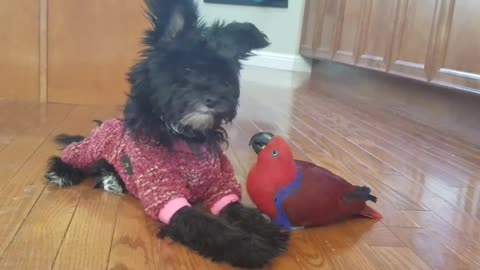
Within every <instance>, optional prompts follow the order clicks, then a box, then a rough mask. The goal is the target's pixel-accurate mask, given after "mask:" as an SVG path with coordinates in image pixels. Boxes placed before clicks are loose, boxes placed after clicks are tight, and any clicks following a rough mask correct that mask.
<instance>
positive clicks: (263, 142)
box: [248, 132, 275, 154]
mask: <svg viewBox="0 0 480 270" xmlns="http://www.w3.org/2000/svg"><path fill="white" fill-rule="evenodd" d="M273 137H275V135H273V134H272V133H270V132H259V133H257V134H255V135H253V136H252V138H251V139H250V142H249V143H248V145H250V146H251V147H252V148H253V151H255V153H257V154H258V153H260V152H262V151H263V149H265V147H267V145H268V144H269V143H270V142H271V141H272V140H273Z"/></svg>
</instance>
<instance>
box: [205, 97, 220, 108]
mask: <svg viewBox="0 0 480 270" xmlns="http://www.w3.org/2000/svg"><path fill="white" fill-rule="evenodd" d="M204 102H205V106H207V107H208V108H210V109H213V108H215V106H216V105H217V103H218V99H217V98H215V97H212V96H207V97H205V100H204Z"/></svg>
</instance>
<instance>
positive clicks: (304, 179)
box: [247, 132, 382, 230]
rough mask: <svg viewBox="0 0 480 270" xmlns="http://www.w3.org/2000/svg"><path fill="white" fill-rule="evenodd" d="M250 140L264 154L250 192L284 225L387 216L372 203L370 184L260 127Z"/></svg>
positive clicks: (253, 171) (249, 180)
mask: <svg viewBox="0 0 480 270" xmlns="http://www.w3.org/2000/svg"><path fill="white" fill-rule="evenodd" d="M250 145H251V146H252V147H253V149H254V151H255V152H256V153H257V155H258V160H257V163H256V164H255V165H254V166H253V167H252V169H251V170H250V172H249V175H248V178H247V192H248V194H249V196H250V198H251V199H252V201H253V203H254V204H255V205H256V206H257V207H258V208H259V210H260V211H262V212H263V213H265V214H266V215H267V216H269V217H270V218H271V219H272V220H273V221H274V222H275V223H277V225H279V226H281V227H283V228H284V229H287V230H291V229H292V228H294V227H314V226H321V225H326V224H329V223H333V222H336V221H340V220H342V219H346V218H349V217H353V216H355V215H360V216H364V217H368V218H372V219H381V218H382V216H381V214H380V213H378V212H376V211H375V210H373V209H372V208H370V207H369V206H367V205H366V202H367V201H373V202H376V201H377V198H376V197H375V196H372V195H370V192H371V191H370V188H368V187H360V186H354V185H352V184H350V183H349V182H347V181H346V180H344V179H343V178H341V177H339V176H337V175H335V174H333V173H332V172H330V171H328V170H327V169H324V168H322V167H319V166H317V165H315V164H313V163H310V162H307V161H300V160H295V159H294V158H293V154H292V151H291V149H290V147H289V145H288V143H287V142H286V141H285V140H284V139H283V138H281V137H278V136H274V135H273V134H271V133H267V132H260V133H257V134H255V135H254V136H253V137H252V139H251V140H250Z"/></svg>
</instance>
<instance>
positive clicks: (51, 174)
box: [45, 156, 86, 187]
mask: <svg viewBox="0 0 480 270" xmlns="http://www.w3.org/2000/svg"><path fill="white" fill-rule="evenodd" d="M45 177H46V178H47V179H48V182H50V183H52V184H55V185H57V186H59V187H67V186H76V185H78V184H80V183H81V182H82V181H83V180H85V178H86V175H85V173H84V172H82V171H81V170H80V169H77V168H74V167H73V166H71V165H69V164H67V163H65V162H63V161H62V159H61V158H60V157H58V156H54V157H52V158H50V160H49V163H48V171H47V174H46V176H45Z"/></svg>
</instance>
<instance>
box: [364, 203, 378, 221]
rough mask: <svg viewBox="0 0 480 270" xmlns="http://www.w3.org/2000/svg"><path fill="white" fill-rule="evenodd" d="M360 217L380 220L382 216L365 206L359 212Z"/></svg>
mask: <svg viewBox="0 0 480 270" xmlns="http://www.w3.org/2000/svg"><path fill="white" fill-rule="evenodd" d="M360 215H361V216H364V217H367V218H371V219H382V218H383V217H382V214H380V213H379V212H377V211H376V210H374V209H373V208H371V207H370V206H368V205H366V206H365V208H364V209H363V210H362V212H360Z"/></svg>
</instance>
